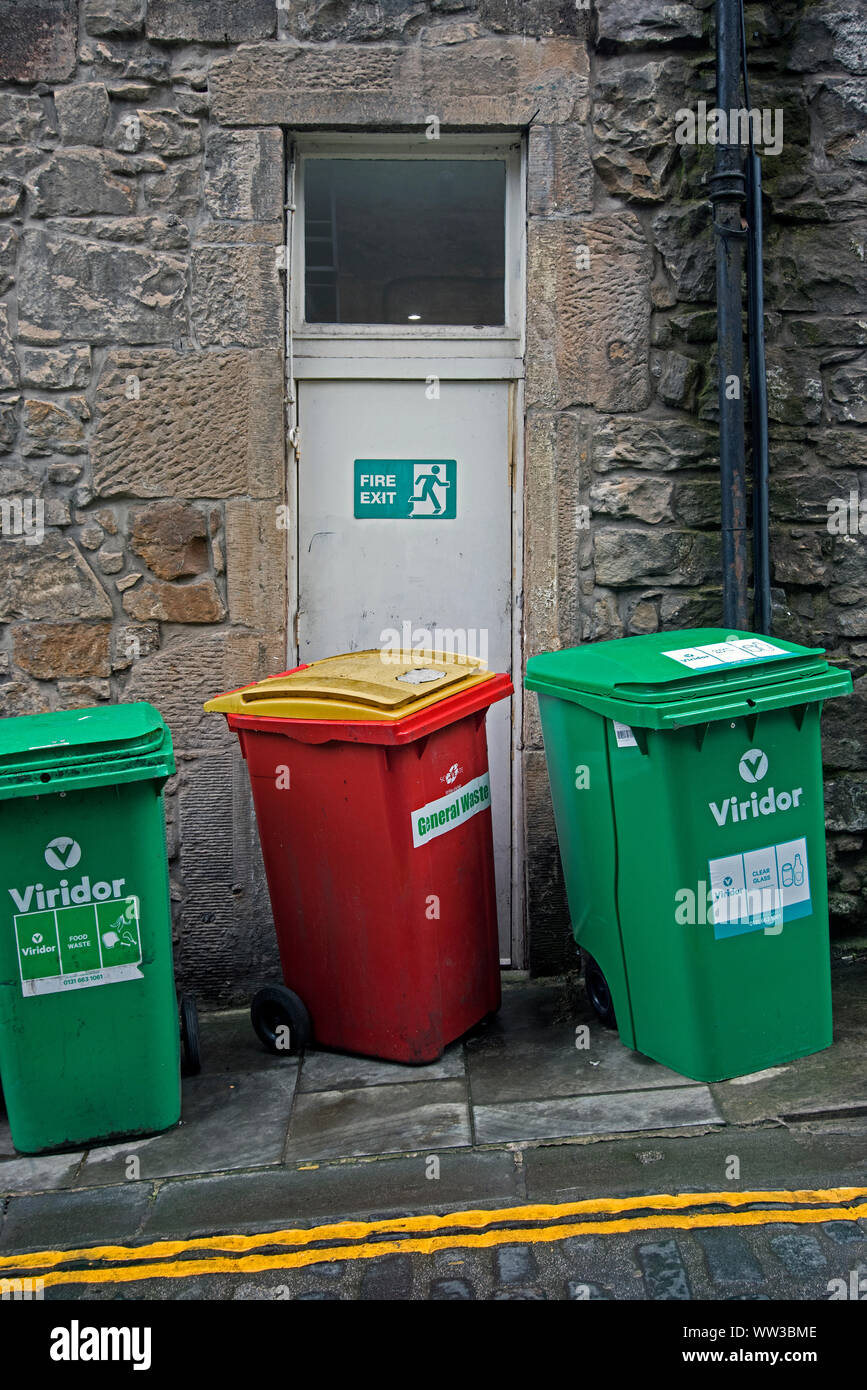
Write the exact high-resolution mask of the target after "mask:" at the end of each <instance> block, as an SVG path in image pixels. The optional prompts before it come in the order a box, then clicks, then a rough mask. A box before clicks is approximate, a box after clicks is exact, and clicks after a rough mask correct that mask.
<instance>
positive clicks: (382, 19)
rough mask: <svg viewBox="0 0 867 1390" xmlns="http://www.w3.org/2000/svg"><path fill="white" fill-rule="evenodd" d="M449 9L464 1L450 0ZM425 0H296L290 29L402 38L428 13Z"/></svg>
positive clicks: (321, 37) (316, 34) (327, 35)
mask: <svg viewBox="0 0 867 1390" xmlns="http://www.w3.org/2000/svg"><path fill="white" fill-rule="evenodd" d="M446 8H449V9H452V8H454V9H459V8H461V3H460V0H459V3H457V4H449V5H447V6H446ZM427 14H428V10H427V6H426V5H425V4H424V0H380V3H378V4H376V5H369V4H367V3H366V0H347V3H345V4H342V5H340V6H336V5H334V4H333V3H331V0H292V3H291V4H290V5H289V6H288V16H287V19H288V25H289V31H290V33H291V34H292V35H293V37H294V38H297V39H307V40H312V41H313V42H314V43H330V42H333V41H334V40H341V41H344V42H345V41H346V40H359V39H362V40H365V41H367V42H371V41H373V40H382V39H399V38H402V37H403V36H404V35H407V37H408V34H407V29H408V26H410V25H412V26H413V29H414V28H415V27H416V26H417V24H418V23H419V21H420V20H421V19H424V18H426V17H427Z"/></svg>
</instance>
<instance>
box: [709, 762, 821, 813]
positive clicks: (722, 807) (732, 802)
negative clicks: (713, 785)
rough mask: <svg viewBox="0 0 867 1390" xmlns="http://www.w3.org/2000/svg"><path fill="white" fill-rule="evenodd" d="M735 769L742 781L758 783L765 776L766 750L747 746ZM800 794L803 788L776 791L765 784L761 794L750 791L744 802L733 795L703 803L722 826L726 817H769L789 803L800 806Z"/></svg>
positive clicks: (766, 765)
mask: <svg viewBox="0 0 867 1390" xmlns="http://www.w3.org/2000/svg"><path fill="white" fill-rule="evenodd" d="M738 772H739V773H740V775H741V779H742V780H743V781H744V782H753V783H755V782H761V781H762V780H763V778H765V777H766V776H767V775H768V755H767V753H765V752H764V751H763V750H762V749H761V748H748V749H747V751H746V753H744V754H742V756H741V760H740V762H739V763H738ZM803 794H804V788H803V787H793V788H792V790H791V791H788V792H778V791H775V790H774V788H773V787H768V789H767V791H766V792H765V794H764V796H762V795H760V793H759V792H750V795H749V797H748V798H747V800H746V801H741V799H740V797H739V796H738V795H735V796H728V797H726V798H725V800H723V801H721V802H720V804H719V805H717V803H716V802H715V801H709V802H708V803H707V805H708V810H709V811H711V812H712V813H713V818H714V820H715V821H716V823H717V825H719V826H723V825H725V824H726V822H727V821H729V820H731V821H742V820H749V818H750V817H751V816H773V815H775V814H776V812H777V811H790V810H791V808H792V807H793V806H798V805H800V801H801V797H802V796H803Z"/></svg>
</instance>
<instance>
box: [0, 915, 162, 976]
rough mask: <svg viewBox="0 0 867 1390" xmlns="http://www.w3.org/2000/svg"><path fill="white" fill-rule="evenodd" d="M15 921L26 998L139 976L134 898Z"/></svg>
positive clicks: (22, 917) (20, 916) (19, 961)
mask: <svg viewBox="0 0 867 1390" xmlns="http://www.w3.org/2000/svg"><path fill="white" fill-rule="evenodd" d="M14 922H15V941H16V947H17V951H18V969H19V973H20V976H21V993H22V994H23V995H24V997H25V999H30V998H33V997H34V996H35V995H39V994H61V993H63V992H64V991H65V990H70V989H91V988H93V987H94V986H95V985H110V984H115V983H116V982H117V981H118V980H140V979H141V978H142V972H141V970H140V968H139V967H140V965H141V935H140V932H139V900H138V898H136V897H130V898H112V899H111V900H110V901H109V902H100V903H87V904H85V905H82V906H80V907H59V908H56V909H51V910H47V911H44V912H23V913H19V914H18V915H17V916H16V917H15V919H14Z"/></svg>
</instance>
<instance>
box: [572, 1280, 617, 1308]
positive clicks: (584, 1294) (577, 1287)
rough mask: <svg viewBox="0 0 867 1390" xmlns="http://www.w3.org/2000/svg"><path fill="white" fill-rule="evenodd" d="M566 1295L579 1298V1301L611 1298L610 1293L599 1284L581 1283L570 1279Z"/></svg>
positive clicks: (596, 1300)
mask: <svg viewBox="0 0 867 1390" xmlns="http://www.w3.org/2000/svg"><path fill="white" fill-rule="evenodd" d="M566 1297H567V1298H571V1299H577V1300H578V1301H579V1302H582V1301H583V1302H598V1301H599V1300H600V1299H601V1300H608V1299H610V1297H611V1295H610V1293H607V1292H606V1291H605V1290H604V1289H600V1287H599V1285H598V1284H579V1283H577V1282H576V1281H575V1280H572V1279H570V1280H569V1283H568V1284H567V1285H566Z"/></svg>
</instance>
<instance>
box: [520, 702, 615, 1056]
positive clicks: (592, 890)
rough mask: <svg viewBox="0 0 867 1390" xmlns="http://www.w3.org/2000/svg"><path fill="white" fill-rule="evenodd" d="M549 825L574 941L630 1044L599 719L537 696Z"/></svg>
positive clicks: (606, 764) (603, 729) (606, 757)
mask: <svg viewBox="0 0 867 1390" xmlns="http://www.w3.org/2000/svg"><path fill="white" fill-rule="evenodd" d="M539 713H540V717H541V721H542V735H543V739H544V743H545V759H546V762H547V766H548V776H549V778H550V781H551V797H552V800H553V804H554V821H555V824H556V826H557V839H558V842H559V846H560V859H561V862H562V865H563V876H564V879H565V882H566V894H567V897H568V900H569V914H570V917H571V920H572V930H573V933H574V936H575V940H576V941H577V943H578V944H579V945H580V946H582V947H583V948H584V949H585V950H587V951H589V953H590V954H591V955H592V956H593V957H594V958H595V960H596V961H597V962H598V964H599V966H600V969H601V970H602V972H603V974H604V975H605V978H606V980H607V981H608V986H609V988H610V990H611V995H612V999H613V1003H614V1010H615V1013H616V1015H617V1023H618V1028H619V1030H620V1036H621V1038H622V1039H623V1041H624V1043H625V1044H626V1045H627V1046H632V1045H633V1043H632V1012H631V1003H630V998H629V988H628V982H627V975H626V970H625V968H624V960H623V948H622V943H621V939H620V925H619V921H618V915H617V898H616V883H617V842H616V837H615V830H614V817H613V810H612V801H611V794H610V790H609V775H610V774H609V754H608V750H607V747H606V723H607V721H606V720H605V719H603V718H602V716H601V715H598V714H594V713H593V712H592V711H590V710H588V709H585V708H583V707H582V706H581V705H576V704H573V703H572V701H570V700H560V699H558V698H556V697H554V696H548V695H542V694H540V695H539Z"/></svg>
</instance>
